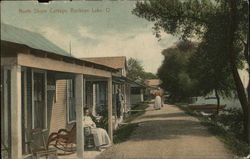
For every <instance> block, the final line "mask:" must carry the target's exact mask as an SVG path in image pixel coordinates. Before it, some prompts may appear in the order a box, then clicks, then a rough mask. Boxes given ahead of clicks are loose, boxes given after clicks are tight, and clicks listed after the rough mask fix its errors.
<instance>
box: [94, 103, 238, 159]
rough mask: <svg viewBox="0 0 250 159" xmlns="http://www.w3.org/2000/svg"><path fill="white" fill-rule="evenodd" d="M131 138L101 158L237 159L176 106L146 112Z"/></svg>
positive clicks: (194, 119) (112, 148)
mask: <svg viewBox="0 0 250 159" xmlns="http://www.w3.org/2000/svg"><path fill="white" fill-rule="evenodd" d="M134 122H138V123H139V127H138V128H137V129H136V130H135V132H134V133H133V135H132V136H131V137H130V139H129V140H128V141H126V142H123V143H121V144H117V145H114V146H113V147H111V148H109V149H108V150H106V151H104V152H102V153H101V154H100V155H99V156H98V157H97V158H98V159H233V155H232V154H231V153H230V152H229V151H228V150H227V149H226V148H225V146H224V145H223V143H221V142H220V141H219V140H218V139H217V138H216V137H214V136H213V135H212V134H210V133H209V132H208V130H207V128H206V127H204V126H202V125H201V124H200V123H199V121H198V119H196V118H194V117H191V116H189V115H187V114H185V113H184V112H183V111H182V110H180V109H179V108H177V107H176V106H172V105H167V104H165V106H164V107H163V108H162V109H161V110H153V107H152V105H150V107H149V108H148V109H147V111H146V113H145V114H144V115H142V116H140V117H139V118H137V119H136V120H135V121H134Z"/></svg>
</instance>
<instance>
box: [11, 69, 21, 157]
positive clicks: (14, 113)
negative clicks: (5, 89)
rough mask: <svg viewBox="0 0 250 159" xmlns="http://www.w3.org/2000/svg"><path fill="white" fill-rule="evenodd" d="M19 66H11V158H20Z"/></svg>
mask: <svg viewBox="0 0 250 159" xmlns="http://www.w3.org/2000/svg"><path fill="white" fill-rule="evenodd" d="M21 95H22V93H21V66H19V65H15V66H12V67H11V158H16V159H21V158H22V133H21V132H22V129H21Z"/></svg>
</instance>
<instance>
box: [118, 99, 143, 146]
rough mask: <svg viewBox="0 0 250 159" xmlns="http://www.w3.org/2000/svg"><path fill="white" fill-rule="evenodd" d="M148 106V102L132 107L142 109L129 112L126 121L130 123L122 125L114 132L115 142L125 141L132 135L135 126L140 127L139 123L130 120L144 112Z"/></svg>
mask: <svg viewBox="0 0 250 159" xmlns="http://www.w3.org/2000/svg"><path fill="white" fill-rule="evenodd" d="M146 108H148V104H146V103H139V104H137V105H135V106H134V107H132V108H131V110H141V111H136V112H131V113H130V114H129V116H128V117H127V118H126V119H125V121H124V122H125V123H128V124H127V125H123V126H120V127H119V128H118V129H117V130H116V131H115V132H114V143H120V142H124V141H126V140H127V139H128V138H129V137H130V135H131V134H132V132H133V131H134V130H135V128H137V127H138V123H130V122H131V121H132V120H134V119H135V118H137V117H138V116H140V115H142V114H144V113H145V109H146Z"/></svg>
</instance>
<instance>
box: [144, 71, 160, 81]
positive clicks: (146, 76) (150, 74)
mask: <svg viewBox="0 0 250 159" xmlns="http://www.w3.org/2000/svg"><path fill="white" fill-rule="evenodd" d="M143 79H158V77H157V76H156V75H155V74H153V73H151V72H144V75H143Z"/></svg>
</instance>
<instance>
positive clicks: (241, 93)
mask: <svg viewBox="0 0 250 159" xmlns="http://www.w3.org/2000/svg"><path fill="white" fill-rule="evenodd" d="M229 7H230V8H229V11H230V12H229V16H230V17H229V19H230V21H229V32H228V34H229V39H228V40H229V41H228V52H229V58H230V65H231V70H232V74H233V78H234V82H235V85H236V90H237V93H238V97H239V101H240V103H241V107H242V110H243V114H244V131H245V134H246V141H247V142H248V143H250V128H249V127H250V123H249V122H250V119H249V118H250V117H249V114H250V112H249V111H250V104H249V103H248V100H247V95H246V93H245V89H244V86H243V83H242V81H241V79H240V76H239V73H238V70H237V67H236V55H235V53H234V47H233V45H234V38H235V32H236V28H237V21H236V20H237V19H236V14H237V8H236V7H237V6H236V0H229Z"/></svg>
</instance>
